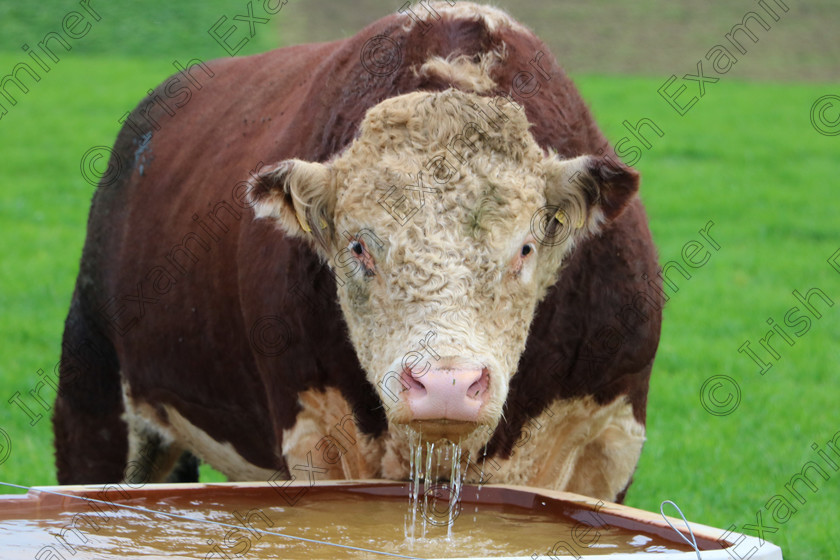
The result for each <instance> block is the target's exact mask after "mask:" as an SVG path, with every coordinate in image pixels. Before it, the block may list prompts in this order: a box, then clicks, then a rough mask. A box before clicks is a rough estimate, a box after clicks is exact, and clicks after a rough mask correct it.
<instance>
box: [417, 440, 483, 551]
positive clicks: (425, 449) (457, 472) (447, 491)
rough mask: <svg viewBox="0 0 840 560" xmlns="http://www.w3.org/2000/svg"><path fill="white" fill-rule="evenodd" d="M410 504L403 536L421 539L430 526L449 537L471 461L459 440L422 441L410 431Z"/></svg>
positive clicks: (458, 511) (427, 532)
mask: <svg viewBox="0 0 840 560" xmlns="http://www.w3.org/2000/svg"><path fill="white" fill-rule="evenodd" d="M408 439H409V477H410V478H409V480H410V487H409V503H408V511H407V512H406V516H405V524H404V527H405V531H404V532H405V538H406V539H407V540H409V541H413V540H414V539H415V538H417V539H424V538H426V537H427V534H429V533H430V532H431V530H432V527H439V528H443V527H444V526H445V527H446V539H447V540H451V538H452V525H453V524H454V523H455V519H456V518H457V517H458V514H459V513H460V511H461V491H462V489H463V487H464V481H465V479H466V475H467V466H468V465H469V464H470V453H469V452H466V453H464V451H463V449H462V448H461V445H460V442H459V443H454V442H451V441H447V440H441V441H437V442H424V441H422V439H421V436H420V434H419V433H418V432H414V431H410V432H409V435H408Z"/></svg>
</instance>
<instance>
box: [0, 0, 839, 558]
mask: <svg viewBox="0 0 840 560" xmlns="http://www.w3.org/2000/svg"><path fill="white" fill-rule="evenodd" d="M247 4H248V2H245V1H242V0H236V1H229V0H224V1H222V0H213V1H197V0H186V1H178V2H171V1H170V2H164V1H160V0H154V1H147V2H142V3H139V2H128V1H111V2H107V3H106V2H104V1H103V2H100V1H98V0H91V1H90V2H89V4H88V5H89V7H90V8H92V9H93V10H94V11H95V12H96V14H97V15H98V16H99V18H100V19H99V21H95V20H94V19H93V18H91V17H90V16H89V15H88V16H86V17H87V19H86V20H85V21H86V22H87V24H89V27H87V26H86V25H85V21H83V22H81V23H77V25H78V27H75V28H74V29H73V31H74V33H75V34H76V35H77V37H68V36H66V35H65V36H64V41H65V43H66V45H67V47H63V46H61V45H60V44H59V43H58V41H57V40H55V39H54V40H53V41H52V43H51V44H52V45H53V50H54V52H55V54H56V56H57V57H58V58H59V60H58V61H57V62H56V61H54V60H47V59H46V58H44V55H43V54H41V57H42V62H44V63H45V64H46V66H47V67H48V68H49V71H46V70H43V69H41V68H40V67H39V66H38V61H37V60H36V59H34V58H32V56H31V55H30V53H31V52H35V53H41V51H40V50H38V48H37V46H36V45H37V44H38V43H39V42H42V41H43V40H44V39H45V37H46V36H48V35H49V34H51V33H58V32H61V31H62V21H63V19H64V18H65V17H66V15H67V14H68V13H69V12H71V11H76V12H79V13H81V14H83V15H84V14H85V13H86V12H85V8H84V6H81V5H80V3H79V2H78V1H76V2H72V1H62V0H48V1H44V2H39V3H37V5H33V4H26V3H16V2H14V3H13V2H10V1H7V0H2V1H0V90H3V91H5V93H6V95H3V93H2V92H0V104H2V114H0V239H2V242H0V480H2V481H7V482H14V483H18V484H24V485H47V484H54V483H55V473H54V465H53V454H52V433H51V426H50V414H51V411H50V408H51V403H52V400H53V399H54V396H55V395H54V392H53V391H52V389H50V387H49V386H48V384H45V383H44V379H45V378H44V376H45V375H46V376H51V375H52V371H53V369H54V368H55V365H56V363H57V362H58V358H59V348H60V339H61V332H62V330H63V321H64V317H65V316H66V313H67V308H68V305H69V301H70V296H71V293H72V290H73V285H74V282H75V277H76V274H77V272H78V263H79V257H80V254H81V247H82V243H83V241H84V235H85V225H86V220H87V212H88V208H89V204H90V198H91V196H92V194H93V191H94V187H93V186H92V185H91V179H92V178H91V176H90V167H87V168H86V167H85V165H84V163H83V161H82V160H83V158H84V155H85V154H86V153H88V152H89V150H90V149H91V148H92V147H96V146H110V145H111V144H112V143H113V141H114V138H115V137H116V134H117V131H118V129H119V126H120V125H119V122H118V121H119V119H120V118H122V117H123V115H124V114H125V113H126V112H128V111H130V110H131V109H133V108H134V106H135V105H136V104H137V103H138V101H139V100H140V99H141V98H142V97H143V96H144V95H145V93H146V91H147V90H149V89H150V88H152V87H154V86H155V85H157V84H158V83H160V82H161V81H163V80H164V79H165V78H166V77H167V76H169V75H171V74H172V73H174V72H175V71H176V70H175V67H174V65H173V63H179V64H185V63H187V62H188V61H191V60H193V59H195V58H198V59H201V60H209V59H212V58H218V57H221V56H227V53H226V52H225V49H224V48H223V47H222V46H221V45H220V44H219V42H217V41H216V40H214V39H213V37H212V36H211V34H210V33H208V30H210V29H211V28H212V27H213V26H214V25H215V24H217V22H218V21H219V20H220V18H223V17H224V18H227V19H226V20H225V23H224V24H223V27H222V28H221V29H226V28H227V27H228V26H229V25H230V24H231V23H234V24H236V25H238V26H239V28H238V29H237V31H236V32H235V35H232V36H231V37H230V38H229V40H228V42H229V44H230V45H234V44H237V43H239V42H241V41H244V42H243V43H242V46H241V50H239V51H238V52H237V55H239V56H242V55H247V54H251V53H256V52H262V51H265V50H268V49H272V48H276V47H277V46H283V45H289V44H295V43H300V42H312V41H327V40H333V39H338V38H342V37H347V36H350V35H353V34H355V33H357V32H358V31H359V30H360V29H362V28H363V27H364V26H365V25H366V24H368V23H370V22H372V21H374V20H375V19H378V18H379V17H382V16H384V15H387V14H388V13H392V12H395V11H397V10H398V9H399V8H400V6H401V5H402V4H403V2H389V1H386V0H356V1H346V2H340V3H339V2H327V1H325V0H310V1H308V2H297V1H295V0H291V1H289V2H288V3H287V4H286V5H284V6H283V8H282V9H281V10H280V12H279V14H277V15H274V16H271V17H270V18H269V20H268V22H267V23H262V24H257V25H255V28H254V33H253V35H251V34H250V32H249V31H247V24H246V23H237V22H236V21H235V20H233V19H232V18H233V17H234V16H236V15H238V14H244V13H246V5H247ZM496 5H497V6H499V7H502V8H504V9H506V10H508V11H509V12H510V13H511V14H512V15H513V16H514V17H516V18H517V19H518V20H520V21H521V22H522V23H524V24H525V25H527V26H529V27H530V28H532V29H533V30H534V31H535V32H536V33H537V35H539V36H540V37H541V38H542V39H543V40H544V41H545V42H546V43H547V44H548V45H549V47H550V49H551V51H552V53H553V54H554V56H555V57H556V58H557V59H558V61H559V62H560V63H561V65H563V66H564V67H565V69H566V71H567V72H568V73H569V74H570V75H571V76H572V78H573V79H574V81H575V82H576V84H577V85H578V87H579V89H580V90H581V92H582V94H583V96H584V98H585V99H586V100H587V102H588V103H589V104H590V107H591V109H592V111H593V113H594V114H595V117H596V119H597V120H598V122H599V124H600V125H601V127H602V128H603V130H604V131H605V132H606V134H607V136H608V137H609V138H610V139H611V140H612V141H613V142H616V141H618V140H619V139H621V138H623V137H625V136H628V132H627V129H626V125H624V124H623V123H624V122H625V121H627V122H628V123H630V124H631V125H633V124H635V123H637V122H638V121H639V120H640V119H643V118H646V119H650V120H651V121H652V122H654V123H655V124H656V125H657V127H658V128H659V129H660V130H661V131H662V135H661V136H660V135H657V134H654V133H652V132H648V133H647V134H646V136H647V139H648V141H649V143H650V147H644V148H642V147H640V154H641V155H640V156H639V158H638V161H637V162H635V165H636V167H637V168H638V169H639V170H640V171H641V173H642V178H643V181H642V191H641V197H642V199H643V201H644V202H645V205H646V207H647V209H648V213H649V218H650V225H651V229H652V231H653V233H654V238H655V240H656V243H657V245H658V247H659V251H660V262H661V263H663V264H664V263H666V262H670V261H676V262H682V261H681V259H682V253H681V252H682V248H683V246H685V244H686V243H688V242H690V241H691V240H695V239H697V240H699V239H700V236H699V234H698V231H699V230H700V229H701V228H703V227H704V226H706V224H707V223H708V222H709V221H710V220H711V221H713V222H714V226H713V229H712V230H711V231H712V235H713V237H714V239H715V240H716V241H717V243H719V245H720V249H719V250H717V251H714V252H713V253H712V256H711V258H710V260H709V261H708V263H707V264H705V265H704V266H703V267H702V268H699V269H691V278H689V279H684V278H682V277H679V276H678V277H676V281H677V282H678V288H679V289H678V291H672V292H669V294H670V295H671V300H670V301H669V303H668V306H667V307H666V310H665V322H664V327H663V336H662V342H661V345H660V350H659V354H658V356H657V362H656V365H655V368H654V374H653V378H652V381H651V393H650V400H649V407H648V442H647V444H646V447H645V450H644V452H643V455H642V460H641V463H640V466H639V469H638V471H637V473H636V476H635V483H634V484H633V486H632V487H631V489H630V491H629V493H628V495H627V503H628V504H629V505H633V506H637V507H641V508H644V509H648V510H651V511H658V508H659V503H660V502H661V501H662V500H665V499H671V500H674V501H676V502H677V503H678V504H680V506H681V507H682V509H683V511H684V512H685V514H686V516H687V517H688V518H689V519H691V520H693V521H697V522H700V523H704V524H708V525H714V526H718V527H724V528H726V527H730V526H731V527H732V529H733V530H736V531H744V532H747V533H748V534H755V531H754V530H753V531H750V530H748V528H747V529H744V525H750V524H755V523H756V518H757V515H759V513H758V512H761V515H762V516H763V522H764V525H765V526H768V525H769V526H772V527H773V528H776V529H777V530H776V531H775V532H772V533H767V535H766V537H768V538H769V539H770V540H771V541H772V542H774V543H776V544H778V545H780V546H782V548H783V550H784V552H785V558H788V559H806V558H807V559H810V558H829V557H834V556H836V551H837V550H838V549H840V537H838V532H837V531H836V530H834V528H835V527H837V526H838V524H840V508H838V507H837V503H838V500H840V472H838V471H835V470H833V469H832V468H831V467H830V465H829V464H828V463H826V462H825V461H824V460H823V459H822V458H821V457H820V456H819V455H818V453H817V451H818V450H824V452H825V453H828V454H829V455H830V456H833V457H835V459H836V460H837V463H840V414H838V413H837V410H838V408H837V402H838V397H840V389H839V388H838V387H840V383H839V382H838V364H840V350H838V348H840V306H838V305H836V302H838V301H840V264H835V266H832V264H831V263H830V262H829V260H830V259H831V258H832V256H835V257H837V253H836V252H837V251H838V250H840V219H838V210H840V203H838V196H837V177H838V171H840V167H838V154H840V40H838V36H837V29H838V28H839V27H840V3H838V2H836V1H833V0H818V1H811V2H807V3H805V2H800V1H794V0H786V1H785V2H782V1H781V0H761V2H758V1H752V0H750V1H745V0H736V1H725V2H724V1H708V2H691V1H666V0H642V1H638V2H619V1H617V0H600V1H583V0H571V1H551V2H541V1H532V2H528V3H514V2H498V3H496ZM412 6H413V8H414V9H415V10H416V11H418V13H419V12H420V11H422V8H420V7H419V6H417V3H416V2H414V3H413V4H412ZM768 8H769V9H770V10H772V12H773V13H774V14H775V15H776V16H777V19H776V18H773V17H771V16H770V15H769V14H768V12H767V9H768ZM253 9H254V12H255V15H257V16H261V17H264V16H265V14H264V13H261V12H260V9H261V3H260V2H254V3H253ZM785 10H786V11H785ZM750 12H754V13H755V14H758V15H759V16H761V17H762V18H763V19H764V20H765V23H766V25H767V27H766V28H765V27H762V26H761V25H760V24H758V23H756V22H755V21H754V20H753V22H752V23H750V24H749V28H750V29H751V30H752V32H753V33H754V34H755V38H756V39H755V41H754V42H753V41H751V40H749V39H746V38H745V37H744V35H743V34H741V43H742V44H743V46H744V48H745V50H746V52H745V53H742V52H736V51H735V50H734V48H733V47H732V45H731V44H729V43H728V42H727V40H726V37H725V36H726V34H727V33H730V32H731V30H732V28H733V26H735V25H738V24H740V23H742V21H743V18H744V17H745V16H747V15H748V14H750ZM85 30H86V31H85ZM83 31H84V33H82V32H83ZM716 45H725V46H728V48H730V50H731V51H732V53H733V54H735V55H736V57H737V62H736V63H735V64H734V65H733V66H732V67H731V69H730V70H729V71H728V72H726V73H724V74H719V73H716V72H714V70H713V69H712V67H711V63H710V62H709V60H707V59H706V58H705V56H706V54H707V53H708V52H709V51H710V50H711V49H713V48H714V47H715V46H716ZM68 47H69V50H68ZM701 59H702V60H703V63H704V72H705V74H706V76H710V77H714V78H718V79H719V81H717V82H715V83H710V82H707V83H706V84H705V91H704V95H702V96H700V94H699V89H698V84H697V82H694V81H691V80H690V79H684V76H685V75H687V74H696V73H697V72H696V70H697V62H698V60H701ZM22 63H26V64H29V65H30V66H31V67H33V68H35V69H36V71H37V73H38V75H37V78H38V79H37V80H35V79H34V78H33V77H31V76H28V75H27V74H26V71H25V70H24V71H21V70H20V68H21V67H20V65H21V64H22ZM8 75H14V77H15V78H16V79H18V80H22V83H23V84H24V86H25V91H23V90H20V89H17V86H16V85H15V84H14V83H12V81H10V80H6V79H5V78H4V77H3V76H8ZM672 75H674V76H676V79H677V80H676V82H675V84H674V85H673V86H671V89H669V90H668V91H671V92H674V91H676V88H678V87H679V85H685V86H686V88H687V90H686V93H685V94H684V97H682V98H680V103H681V104H684V103H685V102H686V100H688V99H691V98H692V97H693V96H697V97H698V100H697V102H696V104H695V105H694V106H692V108H691V109H690V110H689V111H688V112H687V113H685V114H684V115H680V114H679V113H678V112H677V111H675V110H674V108H673V107H671V106H670V105H669V104H668V103H667V102H666V101H665V100H664V99H663V97H662V96H661V95H659V94H658V93H657V91H658V90H659V89H660V88H661V87H662V86H663V84H665V83H666V81H667V80H668V79H669V77H670V76H672ZM9 95H11V97H12V99H13V100H14V103H12V102H11V100H10V98H9ZM637 145H638V144H637ZM103 167H104V166H103ZM93 179H94V181H93V182H94V183H95V177H93ZM148 242H149V243H155V242H160V243H161V245H162V248H164V247H168V245H167V244H166V243H165V240H155V239H150V240H148ZM835 262H838V263H840V257H837V259H836V261H835ZM813 288H817V289H819V290H820V291H821V292H822V293H824V294H825V295H826V296H827V297H828V298H829V299H830V301H831V302H833V303H835V304H834V305H831V306H829V305H826V304H819V303H818V304H817V305H821V307H820V311H821V314H820V317H819V318H816V317H813V318H812V320H811V325H810V328H809V329H808V331H807V332H804V333H802V334H801V335H800V336H796V337H795V338H792V340H793V344H792V345H789V344H787V343H783V342H782V341H781V340H780V338H779V336H778V335H777V336H776V338H775V339H774V341H773V346H774V347H775V349H776V350H777V351H778V352H777V353H778V357H775V356H773V355H771V354H770V353H768V352H764V351H762V350H761V349H760V344H759V340H760V339H761V338H762V337H764V336H765V335H766V333H767V332H768V330H769V329H770V328H771V327H770V326H769V325H768V322H769V321H774V322H775V323H776V324H780V325H783V324H784V317H785V315H786V314H787V312H788V311H789V310H790V309H791V308H792V307H794V306H799V307H800V308H801V307H802V305H801V304H800V303H798V302H797V300H796V299H795V297H794V295H793V291H795V290H796V291H798V292H800V293H806V292H808V290H811V289H813ZM785 328H786V330H787V331H788V332H792V331H794V330H796V329H789V328H787V327H785ZM746 341H749V342H750V344H751V347H752V348H754V349H757V351H758V352H763V353H762V354H761V356H762V357H763V359H764V360H765V362H766V363H770V364H772V367H771V368H770V369H769V370H768V371H766V372H765V373H764V374H763V375H762V374H760V373H759V367H758V366H757V365H756V363H754V362H753V361H752V360H751V359H750V358H749V357H748V356H746V355H745V354H743V353H739V352H738V349H739V348H740V347H741V346H742V345H743V344H744V342H746ZM150 351H153V350H151V349H150ZM39 372H40V373H39ZM39 383H41V385H39ZM832 440H833V441H834V442H836V444H837V449H838V451H837V452H836V456H835V455H831V454H832V453H834V452H833V451H832V450H831V447H830V446H829V445H828V442H830V441H832ZM812 445H814V446H816V447H812ZM811 464H816V465H817V466H818V467H820V468H821V469H822V471H821V472H819V471H817V470H816V469H814V468H813V467H810V466H809V465H811ZM806 469H810V470H806ZM803 474H804V475H805V476H806V477H807V479H803V477H802V476H801V475H803ZM202 477H203V480H222V479H221V477H220V475H218V473H215V472H213V471H212V470H211V469H209V468H207V467H203V468H202ZM791 488H793V490H794V491H796V492H798V494H799V498H797V497H796V495H795V494H794V493H793V492H792V491H791ZM780 498H784V499H786V500H788V502H789V503H790V505H791V507H790V508H788V509H787V510H784V509H782V508H781V507H780V506H779V504H780V503H781V501H780ZM535 552H538V553H541V554H542V553H544V551H535ZM740 552H741V553H742V554H744V555H746V554H747V553H748V552H749V551H746V550H742V551H740Z"/></svg>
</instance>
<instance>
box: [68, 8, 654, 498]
mask: <svg viewBox="0 0 840 560" xmlns="http://www.w3.org/2000/svg"><path fill="white" fill-rule="evenodd" d="M430 6H431V7H430V9H428V10H426V13H425V14H422V15H420V14H415V13H407V14H393V15H390V16H388V17H385V18H384V19H382V20H379V21H377V22H375V23H373V24H371V25H370V26H368V27H367V28H366V29H364V30H363V31H362V32H360V33H359V34H358V35H356V36H354V37H351V38H349V39H344V40H339V41H335V42H331V43H324V44H312V45H302V46H295V47H289V48H285V49H279V50H276V51H272V52H268V53H265V54H261V55H255V56H249V57H244V58H232V59H223V60H216V61H212V62H209V63H206V64H205V63H203V62H200V61H198V63H196V64H194V65H193V66H191V67H190V68H188V69H185V70H183V71H182V72H180V73H179V74H176V75H174V76H173V77H171V78H170V79H169V80H167V81H166V82H164V84H161V85H160V86H159V87H158V88H157V89H156V90H154V91H152V92H151V93H150V95H149V96H148V97H147V98H146V99H145V100H144V101H142V102H141V103H140V105H139V106H138V107H137V108H136V109H135V110H134V112H133V113H132V114H131V115H130V116H129V117H128V118H127V119H126V122H125V125H124V127H123V129H122V130H121V131H120V133H119V135H118V137H117V140H116V144H115V147H114V150H113V152H112V156H111V161H110V164H109V173H106V176H104V177H103V178H102V180H101V183H100V185H99V188H98V190H97V191H96V194H95V196H94V198H93V203H92V208H91V212H90V218H89V223H88V234H87V240H86V242H85V246H84V250H83V254H82V258H81V265H80V271H79V276H78V280H77V284H76V288H75V291H74V294H73V298H72V303H71V306H70V311H69V315H68V317H67V321H66V326H65V332H64V339H63V354H62V362H61V370H60V384H59V391H58V393H59V394H58V397H57V401H56V406H55V413H54V429H55V444H56V459H57V469H58V479H59V481H60V482H61V483H63V484H65V483H103V482H114V481H119V480H121V479H127V480H146V479H150V478H151V479H153V480H164V479H167V477H168V479H169V480H196V479H197V470H196V458H200V459H201V460H204V461H206V462H208V463H209V464H211V465H212V466H214V467H215V468H216V469H218V470H220V471H222V472H223V473H225V474H226V475H227V476H228V477H230V478H231V479H235V480H246V479H247V480H267V479H272V480H276V479H278V478H280V479H287V478H289V477H291V476H294V475H295V472H294V471H295V470H298V469H300V470H301V473H304V474H301V473H298V476H306V475H305V472H304V471H303V468H304V467H307V466H308V467H309V468H308V469H307V471H308V472H309V473H310V476H311V474H312V473H313V472H314V473H315V474H316V477H317V478H344V477H348V478H349V477H354V478H364V477H383V478H390V479H406V478H407V476H408V463H409V461H408V454H409V430H407V429H406V428H407V427H411V428H413V429H414V430H416V431H419V432H420V433H421V434H422V437H423V438H424V439H425V440H427V441H435V440H439V439H448V440H451V441H456V442H457V441H460V443H461V444H462V446H463V447H464V448H466V449H468V450H470V451H471V453H472V457H473V458H476V457H478V458H481V457H485V459H484V461H488V459H489V462H488V463H486V464H487V465H492V468H491V467H485V472H484V473H483V474H482V473H479V472H475V471H470V474H469V475H468V480H477V479H479V478H483V479H485V480H491V481H492V482H508V483H520V484H530V485H536V486H543V487H549V488H555V489H565V490H570V491H577V492H582V493H585V494H589V495H592V496H597V497H600V498H604V499H616V498H618V499H621V497H622V496H623V493H624V491H625V490H626V488H627V486H628V484H629V482H630V479H631V476H632V473H633V471H634V469H635V467H636V463H637V461H638V458H639V455H640V453H641V449H642V443H643V441H644V434H645V428H644V423H645V413H646V401H647V390H648V381H649V375H650V371H651V367H652V363H653V359H654V354H655V352H656V348H657V345H658V340H659V331H660V320H661V313H660V311H661V307H662V298H661V297H660V295H659V292H658V291H657V290H655V289H653V290H652V289H651V286H652V287H653V288H656V286H657V285H658V281H657V272H658V267H657V259H656V254H655V249H654V246H653V243H652V240H651V236H650V232H649V230H648V227H647V220H646V217H645V214H644V210H643V208H642V204H641V202H640V201H639V199H638V197H636V196H635V195H636V192H637V188H638V174H637V173H636V172H635V171H634V170H632V169H630V168H628V167H626V166H624V165H623V164H621V163H620V162H618V161H617V159H616V158H615V157H610V156H609V155H608V154H613V152H612V150H611V149H609V145H608V142H607V140H606V139H605V137H604V136H603V135H602V133H601V132H600V131H599V130H598V128H597V126H596V125H595V123H594V121H593V119H592V117H591V115H590V113H589V111H588V109H587V108H586V106H585V105H584V103H583V101H582V100H581V98H580V96H579V94H578V93H577V91H576V89H575V87H574V86H573V84H572V83H571V81H570V80H569V79H568V78H567V77H566V75H565V74H564V73H563V71H562V70H561V69H560V68H559V67H558V65H557V63H556V62H555V61H554V60H553V59H552V58H551V56H550V55H548V54H547V53H548V49H547V47H546V46H545V44H543V43H542V42H541V41H540V40H539V39H537V38H536V37H535V36H534V35H533V34H532V33H531V32H530V31H529V30H527V29H526V28H524V27H523V26H522V25H520V24H519V23H517V22H516V21H514V20H512V19H511V18H510V17H509V16H508V15H507V14H505V13H503V12H501V11H499V10H496V9H493V8H489V7H484V6H479V5H475V4H470V3H464V2H459V3H457V4H455V3H452V5H451V6H450V5H449V4H448V3H438V4H432V5H430ZM111 172H112V173H111ZM141 455H142V458H141ZM141 459H142V460H141Z"/></svg>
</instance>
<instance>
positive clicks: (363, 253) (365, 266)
mask: <svg viewBox="0 0 840 560" xmlns="http://www.w3.org/2000/svg"><path fill="white" fill-rule="evenodd" d="M347 249H349V250H350V252H351V253H352V254H353V257H355V259H356V261H357V262H359V263H361V265H362V271H363V273H364V276H365V277H366V278H370V277H371V276H373V275H374V274H375V265H374V260H373V255H371V254H370V253H369V252H368V250H367V247H366V246H365V242H364V241H363V240H361V239H351V240H350V243H348V245H347Z"/></svg>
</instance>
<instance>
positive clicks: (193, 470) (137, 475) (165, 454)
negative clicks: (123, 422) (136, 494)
mask: <svg viewBox="0 0 840 560" xmlns="http://www.w3.org/2000/svg"><path fill="white" fill-rule="evenodd" d="M127 408H129V410H130V405H127ZM127 416H128V422H129V437H128V440H129V460H128V465H127V466H126V469H125V481H126V482H127V483H128V484H131V485H137V484H146V483H149V482H198V459H197V458H196V457H195V455H193V454H192V453H190V452H189V451H186V450H184V448H183V447H182V446H180V445H179V444H178V443H176V442H175V441H173V440H172V439H171V438H169V437H167V436H165V435H162V434H160V433H158V432H156V431H154V430H153V429H151V428H149V427H148V426H145V425H143V424H141V423H138V422H135V421H134V420H136V417H132V416H131V414H129V415H127Z"/></svg>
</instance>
